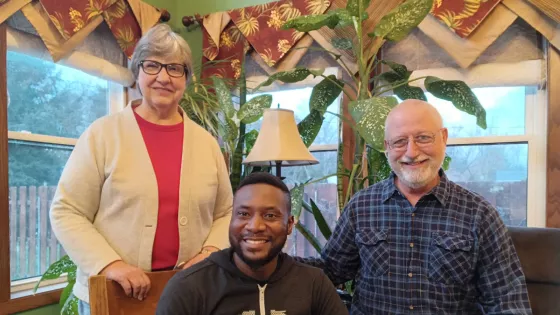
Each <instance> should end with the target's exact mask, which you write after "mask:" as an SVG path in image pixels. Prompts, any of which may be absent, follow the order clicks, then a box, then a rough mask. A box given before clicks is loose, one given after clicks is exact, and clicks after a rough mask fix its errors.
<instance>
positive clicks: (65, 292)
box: [58, 279, 76, 307]
mask: <svg viewBox="0 0 560 315" xmlns="http://www.w3.org/2000/svg"><path fill="white" fill-rule="evenodd" d="M74 284H76V279H74V280H68V284H67V285H66V287H64V290H62V293H61V294H60V300H59V301H58V304H59V305H60V307H64V304H66V300H68V297H70V296H71V295H72V288H74Z"/></svg>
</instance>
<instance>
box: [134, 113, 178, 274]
mask: <svg viewBox="0 0 560 315" xmlns="http://www.w3.org/2000/svg"><path fill="white" fill-rule="evenodd" d="M134 114H135V116H136V121H137V122H138V125H139V126H140V131H141V132H142V137H143V138H144V143H145V144H146V148H147V150H148V154H149V155H150V160H151V161H152V166H153V167H154V172H155V174H156V179H157V184H158V200H159V205H158V221H157V228H156V236H155V239H154V247H153V252H152V270H156V269H164V268H169V267H174V266H175V264H176V263H177V257H178V255H179V228H178V226H179V225H178V216H179V184H180V177H181V160H182V155H183V123H182V122H181V123H179V124H176V125H169V126H163V125H157V124H154V123H151V122H149V121H147V120H145V119H143V118H142V117H140V115H138V114H137V113H136V112H134Z"/></svg>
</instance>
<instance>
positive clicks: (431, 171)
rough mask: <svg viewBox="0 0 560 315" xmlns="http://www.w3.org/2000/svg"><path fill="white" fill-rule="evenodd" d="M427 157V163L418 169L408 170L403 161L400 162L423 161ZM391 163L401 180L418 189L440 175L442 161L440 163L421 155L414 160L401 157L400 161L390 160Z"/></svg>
mask: <svg viewBox="0 0 560 315" xmlns="http://www.w3.org/2000/svg"><path fill="white" fill-rule="evenodd" d="M425 159H427V160H426V162H425V163H426V164H425V165H424V166H422V168H420V169H417V170H407V169H405V167H404V166H403V165H402V163H400V162H407V163H412V162H414V161H422V160H425ZM389 165H390V166H391V169H393V171H394V172H395V174H397V177H398V178H399V180H400V181H402V182H403V184H405V185H406V186H408V187H410V188H412V189H418V188H421V187H424V186H426V185H427V184H428V183H430V182H431V181H432V180H433V179H434V178H435V177H436V176H438V172H439V168H440V167H441V163H440V165H438V163H437V162H436V161H434V160H433V159H432V158H429V157H427V156H419V157H417V158H416V159H414V160H410V159H407V158H401V159H400V160H399V161H394V162H393V161H389Z"/></svg>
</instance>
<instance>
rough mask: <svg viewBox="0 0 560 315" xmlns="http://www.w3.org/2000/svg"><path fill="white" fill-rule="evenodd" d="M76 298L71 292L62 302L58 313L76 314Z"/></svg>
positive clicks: (63, 314)
mask: <svg viewBox="0 0 560 315" xmlns="http://www.w3.org/2000/svg"><path fill="white" fill-rule="evenodd" d="M78 301H79V300H78V298H77V297H75V296H74V294H72V295H71V296H70V297H68V299H67V300H66V303H64V306H63V307H62V309H61V310H60V315H77V314H78Z"/></svg>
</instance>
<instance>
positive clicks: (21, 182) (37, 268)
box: [8, 141, 72, 281]
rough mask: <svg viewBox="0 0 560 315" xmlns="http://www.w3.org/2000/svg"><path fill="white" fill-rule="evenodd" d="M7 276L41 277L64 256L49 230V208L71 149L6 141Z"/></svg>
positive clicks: (20, 277)
mask: <svg viewBox="0 0 560 315" xmlns="http://www.w3.org/2000/svg"><path fill="white" fill-rule="evenodd" d="M8 150H9V185H10V198H9V199H10V216H9V217H10V268H11V270H10V275H11V279H12V281H14V280H20V279H26V278H30V277H35V276H39V275H41V274H43V273H44V272H45V271H46V270H47V267H48V266H49V265H50V264H51V263H53V262H54V261H56V260H58V259H59V258H60V257H62V256H63V255H65V254H64V250H63V249H62V247H61V246H60V245H59V244H58V242H57V240H56V238H55V236H54V234H53V233H52V232H51V229H50V222H49V216H48V212H49V207H50V204H51V202H52V198H53V196H54V192H55V190H56V185H57V183H58V179H59V177H60V174H61V173H62V169H63V168H64V165H65V164H66V161H67V160H68V157H69V156H70V152H71V150H72V148H71V147H65V146H58V145H57V146H55V145H45V144H38V143H26V142H20V141H9V143H8Z"/></svg>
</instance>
